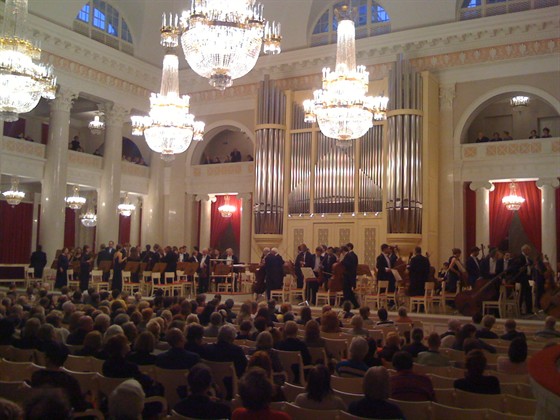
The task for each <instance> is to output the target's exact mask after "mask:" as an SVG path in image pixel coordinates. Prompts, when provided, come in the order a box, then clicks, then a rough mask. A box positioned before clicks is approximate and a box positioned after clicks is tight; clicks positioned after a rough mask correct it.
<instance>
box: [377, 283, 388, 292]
mask: <svg viewBox="0 0 560 420" xmlns="http://www.w3.org/2000/svg"><path fill="white" fill-rule="evenodd" d="M388 289H389V281H388V280H380V281H378V282H377V294H378V295H383V294H386V293H387V290H388Z"/></svg>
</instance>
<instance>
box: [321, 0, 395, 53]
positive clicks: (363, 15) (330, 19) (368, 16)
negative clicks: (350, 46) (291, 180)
mask: <svg viewBox="0 0 560 420" xmlns="http://www.w3.org/2000/svg"><path fill="white" fill-rule="evenodd" d="M347 4H348V2H347V1H341V2H339V3H335V4H334V5H332V6H330V7H329V8H328V9H327V10H326V11H325V12H324V13H323V14H322V15H321V17H319V19H318V20H317V22H316V23H315V26H314V27H313V32H312V34H311V46H317V45H326V44H334V43H335V42H336V29H337V27H338V20H337V17H336V13H335V10H337V9H341V8H342V6H344V5H347ZM352 7H353V8H355V9H356V10H355V11H354V22H355V23H356V38H366V37H368V36H374V35H381V34H386V33H389V32H391V21H390V19H389V14H388V13H387V12H386V11H385V9H384V8H383V7H381V6H380V5H379V4H377V2H375V1H374V0H358V1H353V2H352Z"/></svg>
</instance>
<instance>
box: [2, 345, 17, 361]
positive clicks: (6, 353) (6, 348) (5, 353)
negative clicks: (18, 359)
mask: <svg viewBox="0 0 560 420" xmlns="http://www.w3.org/2000/svg"><path fill="white" fill-rule="evenodd" d="M13 348H14V347H13V346H11V345H10V344H3V345H1V346H0V359H2V358H3V359H6V360H10V355H11V353H12V349H13Z"/></svg>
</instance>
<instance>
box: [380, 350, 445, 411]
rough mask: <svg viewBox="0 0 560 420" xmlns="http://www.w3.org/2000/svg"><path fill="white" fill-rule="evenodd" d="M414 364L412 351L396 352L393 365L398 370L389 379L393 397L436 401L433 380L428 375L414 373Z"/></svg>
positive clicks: (407, 399)
mask: <svg viewBox="0 0 560 420" xmlns="http://www.w3.org/2000/svg"><path fill="white" fill-rule="evenodd" d="M412 366H413V361H412V356H411V355H410V353H407V352H406V351H399V352H397V353H395V355H394V356H393V367H394V368H395V370H396V371H397V372H396V373H395V374H394V375H393V376H391V378H390V379H389V384H390V389H391V393H390V395H391V398H393V399H395V400H404V401H435V393H434V387H433V386H432V381H431V380H430V378H429V377H427V376H426V375H421V374H418V373H414V372H413V371H412Z"/></svg>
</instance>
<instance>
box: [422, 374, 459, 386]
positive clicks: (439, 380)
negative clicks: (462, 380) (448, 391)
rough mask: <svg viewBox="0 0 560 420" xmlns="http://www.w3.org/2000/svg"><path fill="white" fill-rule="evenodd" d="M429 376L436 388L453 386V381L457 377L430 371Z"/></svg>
mask: <svg viewBox="0 0 560 420" xmlns="http://www.w3.org/2000/svg"><path fill="white" fill-rule="evenodd" d="M428 377H429V378H430V379H431V380H432V385H433V387H434V388H453V383H454V382H455V379H456V378H448V377H445V376H439V375H434V374H431V373H428Z"/></svg>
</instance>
